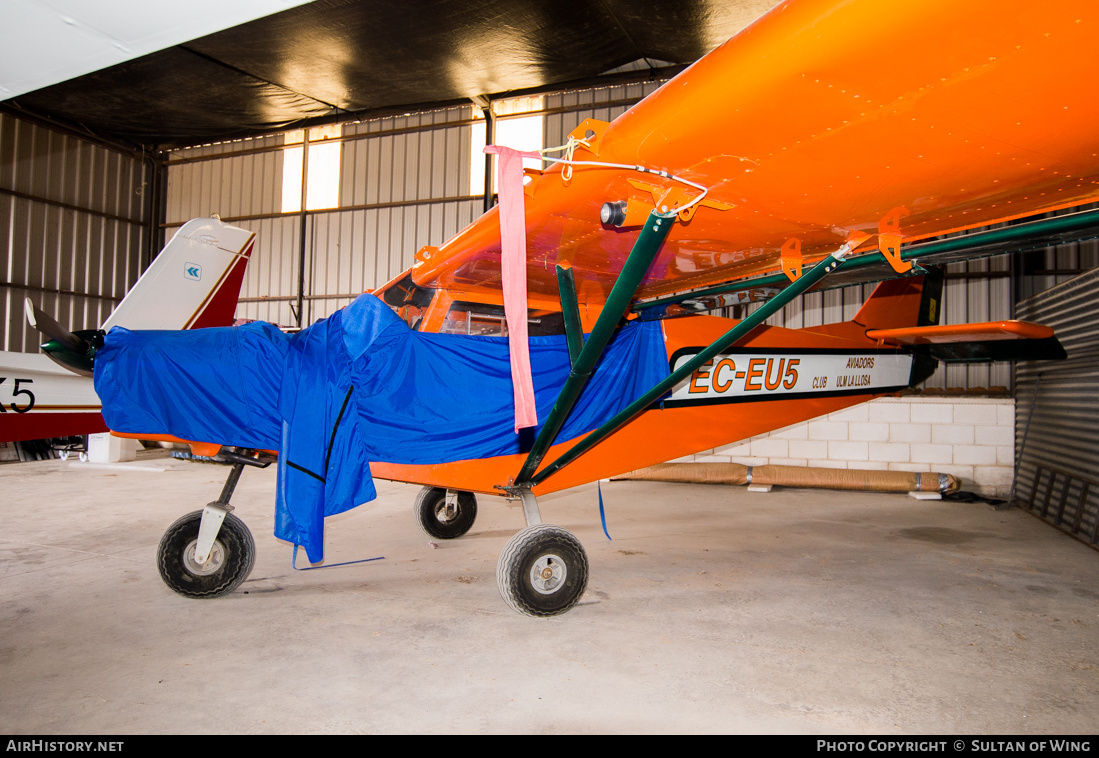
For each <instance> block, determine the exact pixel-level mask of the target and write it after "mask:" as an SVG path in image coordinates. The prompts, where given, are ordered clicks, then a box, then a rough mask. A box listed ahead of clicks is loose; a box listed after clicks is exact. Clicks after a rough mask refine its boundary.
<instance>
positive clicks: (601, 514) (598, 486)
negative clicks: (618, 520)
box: [595, 481, 611, 540]
mask: <svg viewBox="0 0 1099 758" xmlns="http://www.w3.org/2000/svg"><path fill="white" fill-rule="evenodd" d="M595 489H596V490H597V491H598V492H599V520H600V521H602V522H603V534H605V535H607V540H610V538H611V535H610V532H608V531H607V514H606V512H605V511H604V510H603V485H602V484H600V483H599V482H598V481H597V482H596V483H595Z"/></svg>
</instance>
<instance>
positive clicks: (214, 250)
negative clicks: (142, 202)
mask: <svg viewBox="0 0 1099 758" xmlns="http://www.w3.org/2000/svg"><path fill="white" fill-rule="evenodd" d="M255 238H256V235H255V233H254V232H249V231H247V230H245V229H240V228H237V227H235V226H230V225H228V224H223V223H222V222H221V221H219V220H218V219H214V218H198V219H194V220H192V221H188V222H187V223H186V224H184V225H183V226H182V227H180V228H179V230H178V231H177V232H176V233H175V235H174V236H173V237H172V238H171V239H170V240H169V241H168V244H167V245H165V246H164V249H163V250H162V251H161V252H160V255H158V256H157V257H156V259H155V260H154V261H153V262H152V264H151V265H150V266H149V268H148V269H146V270H145V273H144V274H142V275H141V278H140V279H138V280H137V283H136V284H135V285H134V286H133V288H131V289H130V291H129V293H127V295H126V297H125V298H124V299H123V300H122V302H121V303H119V305H118V307H117V308H115V310H114V313H112V314H111V315H110V317H109V318H108V319H107V320H106V321H105V322H104V323H103V326H102V328H103V330H104V331H109V330H110V329H111V327H114V326H124V327H126V328H127V329H199V328H202V327H207V326H229V325H230V324H232V323H233V317H234V314H235V312H236V307H237V298H238V297H239V296H240V286H241V282H243V280H244V270H245V268H246V267H247V266H248V259H249V257H250V256H251V255H252V246H253V244H254V242H255Z"/></svg>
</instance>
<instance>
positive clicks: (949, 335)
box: [866, 321, 1053, 345]
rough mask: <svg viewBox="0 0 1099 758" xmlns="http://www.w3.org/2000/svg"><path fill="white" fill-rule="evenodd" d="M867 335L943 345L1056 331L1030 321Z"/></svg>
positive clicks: (890, 341) (1038, 337) (1042, 336)
mask: <svg viewBox="0 0 1099 758" xmlns="http://www.w3.org/2000/svg"><path fill="white" fill-rule="evenodd" d="M866 336H867V337H869V338H870V339H872V340H879V341H880V342H884V343H886V344H888V345H943V344H949V343H953V342H975V341H977V342H993V341H999V340H1043V339H1046V338H1048V337H1052V336H1053V329H1051V328H1050V327H1048V326H1043V325H1041V324H1032V323H1031V322H1029V321H987V322H984V323H981V324H950V325H946V326H913V327H906V328H901V329H868V330H867V332H866Z"/></svg>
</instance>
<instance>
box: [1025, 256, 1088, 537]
mask: <svg viewBox="0 0 1099 758" xmlns="http://www.w3.org/2000/svg"><path fill="white" fill-rule="evenodd" d="M1097 308H1099V269H1096V270H1093V271H1090V272H1088V273H1086V274H1082V275H1080V276H1077V277H1074V278H1072V279H1070V280H1068V281H1066V282H1064V283H1062V284H1059V285H1057V286H1055V287H1052V288H1051V289H1049V290H1047V291H1045V292H1043V293H1041V294H1039V295H1036V296H1035V297H1033V298H1030V299H1028V300H1024V301H1022V302H1020V303H1019V306H1018V315H1019V318H1022V319H1026V320H1028V321H1037V322H1039V323H1043V324H1047V325H1049V326H1052V327H1053V328H1054V329H1056V331H1057V336H1058V338H1059V339H1060V341H1061V344H1062V345H1064V347H1065V350H1066V351H1067V352H1068V359H1067V360H1065V361H1061V362H1056V363H1055V362H1051V361H1043V362H1041V363H1038V362H1034V363H1020V364H1019V368H1018V374H1017V378H1018V385H1017V388H1016V401H1015V407H1016V419H1015V439H1016V460H1017V461H1018V470H1017V474H1016V480H1015V484H1014V493H1015V499H1016V502H1021V504H1022V505H1023V506H1024V507H1029V508H1030V509H1031V510H1032V512H1035V513H1036V515H1038V516H1040V517H1042V518H1043V519H1044V520H1046V521H1048V522H1050V523H1053V524H1056V525H1059V526H1061V527H1062V528H1063V529H1065V530H1066V531H1069V532H1070V533H1073V534H1074V535H1075V536H1077V537H1078V538H1079V539H1082V540H1083V541H1085V542H1087V543H1089V544H1091V545H1095V543H1096V534H1097V531H1099V481H1097V480H1099V474H1097V473H1096V472H1099V424H1097V423H1096V422H1097V421H1099V321H1097V319H1096V317H1095V314H1096V309H1097Z"/></svg>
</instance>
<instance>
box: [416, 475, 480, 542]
mask: <svg viewBox="0 0 1099 758" xmlns="http://www.w3.org/2000/svg"><path fill="white" fill-rule="evenodd" d="M416 518H417V519H418V520H419V522H420V528H421V529H423V530H424V531H425V532H427V533H428V534H429V535H431V536H432V537H435V538H436V539H440V540H452V539H454V538H455V537H461V536H462V535H463V534H465V533H466V532H468V531H469V530H470V529H472V528H473V521H474V520H475V519H476V518H477V497H476V496H475V495H474V494H473V493H472V492H459V493H458V497H457V498H455V499H454V503H453V504H452V507H451V508H449V509H448V508H447V504H446V490H445V489H443V488H442V487H424V488H423V489H422V490H420V494H419V495H418V496H417V497H416Z"/></svg>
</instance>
